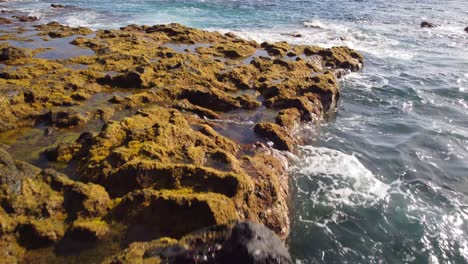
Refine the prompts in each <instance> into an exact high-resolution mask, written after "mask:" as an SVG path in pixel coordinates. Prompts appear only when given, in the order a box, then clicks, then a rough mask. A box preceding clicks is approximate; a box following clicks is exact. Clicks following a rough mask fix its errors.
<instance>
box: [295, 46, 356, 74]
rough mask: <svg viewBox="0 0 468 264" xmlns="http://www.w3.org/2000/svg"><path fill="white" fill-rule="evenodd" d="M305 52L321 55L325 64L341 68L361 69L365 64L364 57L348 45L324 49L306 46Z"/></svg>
mask: <svg viewBox="0 0 468 264" xmlns="http://www.w3.org/2000/svg"><path fill="white" fill-rule="evenodd" d="M304 54H305V55H307V56H312V55H319V56H321V57H322V59H323V61H324V62H325V66H327V67H331V68H341V69H346V70H351V71H359V70H360V69H362V66H363V64H364V57H363V56H362V55H361V54H359V53H358V52H356V51H354V50H352V49H350V48H348V47H343V46H341V47H332V48H329V49H322V48H319V47H306V48H304Z"/></svg>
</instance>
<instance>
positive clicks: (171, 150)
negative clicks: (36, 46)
mask: <svg viewBox="0 0 468 264" xmlns="http://www.w3.org/2000/svg"><path fill="white" fill-rule="evenodd" d="M36 29H37V30H35V31H34V33H36V34H38V35H39V36H43V39H49V37H65V36H73V35H76V34H86V35H87V34H88V33H91V31H89V29H85V28H71V27H66V26H63V25H60V24H59V23H56V22H51V23H49V24H47V25H42V26H37V27H36ZM19 33H20V32H18V34H19ZM13 35H14V34H13ZM13 37H18V38H19V37H20V36H19V35H17V36H13ZM72 45H76V46H77V47H80V48H83V49H91V50H92V51H94V52H95V54H90V53H89V52H87V53H86V55H85V56H77V57H71V58H67V59H59V60H47V59H38V58H22V59H21V60H18V61H14V59H13V58H12V59H11V62H10V61H8V62H7V63H5V66H4V68H2V69H5V70H4V71H2V73H1V74H0V113H2V115H1V118H0V131H4V130H6V129H11V128H14V127H16V126H20V125H29V124H30V123H33V122H34V123H36V124H37V123H38V122H42V121H45V122H46V125H50V126H51V127H52V128H53V129H55V128H62V127H73V126H79V125H81V124H83V123H84V122H87V121H88V120H90V119H98V118H100V119H103V120H104V121H105V122H106V123H105V124H104V126H103V127H102V129H101V131H99V132H98V133H94V132H85V133H82V134H81V136H80V137H79V138H78V139H77V140H76V141H75V142H66V141H65V140H64V142H62V143H60V144H58V145H57V146H56V147H54V148H53V149H50V150H47V151H46V152H45V154H46V156H47V157H48V158H49V159H50V160H52V161H56V162H61V163H62V165H63V166H67V167H66V171H72V172H74V173H76V175H75V174H74V175H70V176H73V177H74V178H73V179H77V180H71V179H70V178H68V177H67V176H65V175H63V174H60V173H57V172H55V171H51V170H40V169H38V168H35V167H33V166H31V165H28V164H26V163H24V162H19V161H15V160H12V159H11V157H9V156H8V153H6V154H5V155H4V153H0V156H4V157H0V161H1V162H3V163H4V164H5V165H3V167H2V165H1V162H0V179H1V183H2V184H0V234H1V235H2V239H0V254H2V255H8V254H10V253H8V254H4V252H10V251H9V249H6V246H4V245H6V243H8V244H9V245H11V246H12V247H13V248H14V249H15V247H16V246H15V245H17V243H18V242H19V241H18V238H20V237H23V235H27V234H29V233H31V232H36V233H40V234H41V235H35V236H36V237H44V238H46V239H45V240H44V241H46V240H47V241H48V242H47V243H44V244H49V245H54V246H57V247H60V246H62V244H63V241H65V240H68V239H72V238H73V239H77V240H80V241H81V243H83V241H85V242H84V243H88V241H89V242H91V241H96V240H103V241H105V240H106V239H107V238H109V237H112V238H113V239H115V240H116V242H119V243H122V242H123V243H128V242H132V241H137V240H140V239H144V240H145V241H147V240H148V241H149V240H152V239H157V238H160V237H161V235H171V236H174V237H184V236H185V235H186V233H187V232H190V231H192V230H195V229H198V228H202V227H204V226H205V225H211V224H220V223H224V222H226V221H229V220H230V219H252V220H254V221H258V222H261V223H263V224H265V225H266V226H267V227H268V228H270V229H271V230H273V232H275V233H276V234H278V235H279V236H280V237H281V238H286V237H287V235H288V233H289V226H290V224H289V217H288V212H289V209H288V197H289V191H288V190H289V189H288V188H289V187H288V184H289V182H288V176H287V172H288V170H287V161H286V160H285V158H284V157H283V156H282V154H284V153H282V152H278V151H276V150H274V149H272V148H269V147H266V146H265V144H262V143H260V144H256V145H252V144H251V141H252V140H258V138H257V137H256V136H255V135H254V134H253V133H252V132H256V135H257V136H260V137H263V138H265V139H266V140H270V141H273V142H274V143H273V144H274V147H276V148H279V149H285V150H290V151H293V148H294V144H295V142H294V140H293V139H292V138H291V137H290V136H289V135H290V133H291V132H292V131H294V129H295V127H297V125H298V124H299V123H300V122H307V121H313V120H316V119H320V118H322V117H323V116H324V115H325V114H326V113H327V112H328V111H330V110H331V109H333V108H334V106H335V105H336V102H337V100H338V98H339V87H338V82H337V78H339V77H340V76H342V74H344V73H348V72H350V71H353V70H359V69H360V68H361V67H362V63H363V58H362V56H361V55H360V54H359V53H357V52H355V51H353V50H350V49H347V48H344V47H335V48H330V49H325V48H320V47H313V46H294V45H289V44H287V43H285V42H279V43H264V44H263V45H262V46H263V47H262V48H261V47H260V46H259V45H258V44H257V43H255V42H253V41H246V40H242V39H240V38H238V37H237V36H235V35H234V34H224V35H223V34H220V33H216V32H208V31H203V30H198V29H193V28H188V27H185V26H182V25H179V24H169V25H156V26H139V25H129V26H127V27H123V28H122V29H120V30H117V29H115V30H98V31H96V32H95V34H93V35H87V36H82V37H77V38H75V40H74V41H72ZM3 47H7V46H2V48H3ZM78 50H79V49H78ZM39 51H40V50H35V51H34V52H33V53H34V54H36V53H37V52H39ZM267 53H268V55H267ZM259 55H260V56H259ZM286 56H289V57H286ZM244 58H247V59H244ZM8 60H9V59H8ZM13 64H14V65H13ZM73 65H77V67H78V68H79V69H80V70H77V67H75V68H74V66H73ZM81 66H82V67H83V68H80V67H81ZM106 75H107V77H104V78H103V76H106ZM97 80H98V82H97ZM116 88H117V89H118V88H139V89H141V90H139V91H136V90H135V91H127V93H131V94H130V95H126V96H125V98H123V96H122V97H120V96H114V97H113V98H112V99H110V100H109V102H110V103H112V104H121V105H113V106H109V107H105V106H103V107H101V108H96V106H95V105H96V100H104V99H103V98H107V97H106V96H101V95H98V96H93V97H92V98H93V99H92V100H90V97H91V96H92V95H94V94H96V93H100V92H107V91H114V90H112V89H116ZM107 95H108V94H107ZM88 100H89V102H87V101H88ZM261 104H263V106H265V107H268V108H269V109H268V110H267V111H258V110H257V109H258V108H259V107H260V105H261ZM56 106H60V107H56ZM122 110H123V112H121V111H122ZM232 110H235V111H233V112H230V111H232ZM114 111H115V112H116V113H117V114H116V115H115V116H116V119H118V120H119V121H111V120H110V118H111V115H112V112H114ZM87 112H89V113H87ZM222 112H224V113H226V112H229V113H228V114H224V113H222ZM43 113H48V114H46V115H44V114H43ZM126 113H128V116H127V117H122V115H123V114H126ZM193 113H195V114H193ZM237 113H239V115H238V116H237ZM275 115H276V120H274V122H276V124H275V123H265V121H269V122H271V121H272V119H274V116H275ZM41 118H42V119H41ZM121 118H122V119H121ZM213 119H217V120H213ZM250 120H255V122H259V123H260V124H258V125H257V126H256V128H254V131H245V130H244V129H245V128H244V127H245V126H243V124H244V123H243V122H244V121H247V122H249V121H250ZM95 121H96V123H98V121H97V120H95ZM238 122H242V123H241V124H242V125H241V126H239V124H238ZM83 128H84V127H83ZM238 128H240V129H238ZM81 129H82V128H79V129H78V130H81ZM247 129H248V128H247ZM62 132H63V130H62V129H58V130H57V131H55V132H54V134H58V133H62ZM244 132H246V133H244ZM2 170H4V173H3V175H2ZM20 220H21V221H20ZM34 221H44V223H45V224H46V226H50V227H51V228H50V229H47V230H50V231H51V232H50V234H55V237H56V239H59V240H60V242H59V243H58V244H57V240H56V239H55V238H54V237H53V235H52V236H49V237H47V236H44V235H42V234H43V233H44V232H42V231H41V230H39V229H38V228H36V227H34V226H33V225H31V224H30V223H32V222H34ZM20 224H24V226H22V230H25V231H23V233H21V232H17V231H19V230H20V229H21V228H18V226H19V225H20ZM26 224H27V225H26ZM111 224H112V230H114V228H116V229H115V230H116V233H118V234H115V233H112V234H110V233H109V232H110V231H109V230H110V226H109V225H111ZM114 224H115V226H114ZM226 226H227V225H225V227H221V226H219V225H218V226H217V228H215V230H213V229H211V231H210V232H209V233H204V234H206V236H203V235H202V238H203V237H204V238H209V237H210V234H213V233H216V234H218V235H215V236H216V237H218V238H220V240H217V241H218V242H213V243H212V242H210V241H213V240H210V241H207V242H206V243H196V242H195V241H200V240H197V239H199V238H200V237H197V238H195V237H196V236H195V235H194V234H191V235H190V237H191V238H186V239H181V240H174V239H161V240H157V241H156V242H155V241H153V242H136V243H133V244H132V246H131V247H129V248H132V250H134V251H132V253H131V254H133V255H131V256H130V255H126V256H128V257H129V258H127V260H128V261H130V259H131V260H137V261H140V260H141V259H142V258H143V259H145V260H146V259H148V260H154V259H157V258H162V259H164V260H167V259H173V258H177V257H178V256H183V258H182V260H193V259H196V260H201V259H203V260H205V259H209V260H210V258H211V260H212V262H213V261H214V260H215V257H216V256H217V254H218V255H219V253H220V251H221V249H222V247H223V245H224V241H226V240H227V239H228V237H229V236H230V234H231V230H232V228H233V226H230V227H226ZM52 227H60V228H52ZM35 229H37V230H35ZM47 230H45V233H48V231H47ZM54 230H56V231H54ZM57 230H62V231H60V232H58V231H57ZM120 230H123V231H120ZM216 230H218V231H220V230H224V231H222V232H217V231H216ZM63 233H64V234H65V235H63ZM202 233H203V232H202ZM219 233H222V234H223V235H219ZM142 234H143V235H144V237H142V236H141V235H142ZM62 236H65V237H64V238H60V237H62ZM123 236H125V238H124V237H123ZM25 241H26V240H25ZM202 241H203V240H202ZM26 244H27V242H25V244H24V245H26ZM40 244H41V243H40ZM88 244H90V245H93V243H88ZM133 245H134V246H133ZM246 247H248V246H246ZM10 248H11V247H10ZM17 248H21V246H17ZM247 251H248V250H247ZM22 252H23V253H21V252H20V250H16V249H15V252H14V254H13V255H14V256H15V257H16V258H17V259H19V260H18V261H16V262H21V259H20V258H21V256H22V254H24V250H23V251H22ZM213 253H214V255H213ZM99 254H106V252H102V253H99ZM11 255H12V254H10V255H8V256H11ZM186 257H187V258H186ZM13 262H14V261H13ZM132 263H134V262H132Z"/></svg>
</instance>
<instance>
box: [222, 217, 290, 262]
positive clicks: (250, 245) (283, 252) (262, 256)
mask: <svg viewBox="0 0 468 264" xmlns="http://www.w3.org/2000/svg"><path fill="white" fill-rule="evenodd" d="M217 260H218V261H219V262H220V263H278V264H279V263H292V260H291V257H290V255H289V252H288V250H287V249H286V247H285V246H284V245H283V243H282V242H281V240H280V239H279V238H278V237H277V236H276V235H275V234H274V233H273V232H272V231H271V230H269V229H268V228H266V227H265V226H264V225H261V224H258V223H254V222H249V221H247V222H241V223H237V224H236V225H235V226H234V228H233V229H232V231H231V235H230V237H229V238H228V239H227V240H226V241H225V242H224V244H223V247H222V249H221V250H220V253H219V255H218V257H217Z"/></svg>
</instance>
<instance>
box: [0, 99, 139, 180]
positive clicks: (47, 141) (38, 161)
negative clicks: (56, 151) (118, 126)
mask: <svg viewBox="0 0 468 264" xmlns="http://www.w3.org/2000/svg"><path fill="white" fill-rule="evenodd" d="M131 93H132V92H131V91H112V92H104V93H98V94H95V95H93V96H92V97H91V98H89V99H88V100H87V101H86V102H85V103H84V104H83V105H78V106H72V107H56V108H54V109H56V110H60V109H63V110H65V111H76V112H78V113H82V114H86V115H95V114H96V112H97V111H98V110H100V109H103V108H106V107H112V105H111V104H110V103H109V102H108V101H109V99H110V98H112V97H114V96H121V97H125V96H127V95H130V94H131ZM114 110H115V113H112V115H111V116H112V120H121V119H122V118H124V117H125V116H127V115H129V110H122V111H117V109H114ZM90 118H91V119H90V121H88V122H87V123H85V124H84V125H82V126H77V127H70V128H63V129H57V128H54V127H50V126H47V125H46V124H45V123H39V124H38V125H37V126H35V127H20V128H17V129H13V130H9V131H6V132H3V133H0V143H1V144H6V145H8V146H9V148H8V151H9V152H10V153H11V154H12V156H13V157H15V158H16V159H20V160H23V161H26V162H29V163H32V164H33V165H36V166H38V167H41V168H46V167H52V168H55V169H58V170H63V169H66V167H67V166H68V164H60V163H55V162H49V161H48V160H47V158H46V157H45V155H44V151H45V150H47V149H50V148H52V147H55V146H57V145H58V144H59V143H71V142H74V141H75V140H76V139H77V138H78V137H79V136H80V135H81V134H82V133H83V132H98V131H100V130H101V127H102V125H103V124H104V123H105V122H104V121H103V120H101V119H99V118H97V117H96V116H90ZM64 166H65V167H64ZM69 176H70V177H73V173H72V174H69Z"/></svg>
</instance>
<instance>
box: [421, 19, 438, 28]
mask: <svg viewBox="0 0 468 264" xmlns="http://www.w3.org/2000/svg"><path fill="white" fill-rule="evenodd" d="M421 27H422V28H434V27H436V25H435V24H434V23H432V22H429V21H423V22H421Z"/></svg>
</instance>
